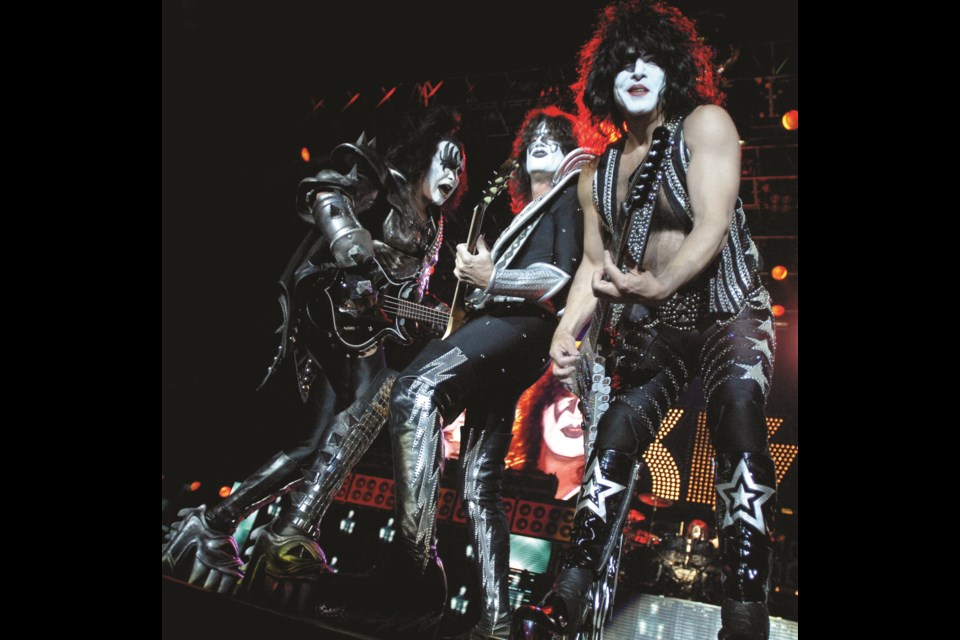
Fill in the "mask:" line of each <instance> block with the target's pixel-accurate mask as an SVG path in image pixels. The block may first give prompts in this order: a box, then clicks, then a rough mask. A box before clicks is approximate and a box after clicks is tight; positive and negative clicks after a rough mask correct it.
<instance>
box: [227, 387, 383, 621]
mask: <svg viewBox="0 0 960 640" xmlns="http://www.w3.org/2000/svg"><path fill="white" fill-rule="evenodd" d="M396 377H397V373H396V372H395V371H391V370H389V369H384V370H383V371H381V372H380V373H378V374H377V376H376V377H375V378H374V379H373V380H372V381H371V382H370V384H369V385H367V387H366V389H365V390H364V391H363V392H362V393H361V394H360V395H359V396H358V397H357V400H356V401H355V402H354V403H353V404H352V405H351V406H350V407H348V408H347V409H346V410H344V411H342V412H340V413H339V414H337V416H336V417H334V419H333V420H332V421H331V423H330V426H329V427H328V428H327V430H326V431H325V432H324V434H323V437H322V439H321V441H320V445H319V449H318V451H317V454H316V457H315V458H314V462H313V465H312V466H311V467H310V469H309V470H308V471H307V472H306V474H305V475H306V480H305V481H304V482H303V484H302V485H300V487H299V488H298V489H297V490H296V491H294V493H292V494H291V501H290V505H285V506H284V507H283V509H282V510H281V511H280V514H279V515H278V516H277V517H276V518H275V519H274V521H273V522H271V523H268V524H266V525H264V526H262V527H259V528H257V529H256V530H254V531H253V533H252V534H251V536H250V537H251V540H253V541H254V547H253V551H252V552H251V558H250V562H249V563H248V564H247V577H246V578H244V580H243V582H242V583H241V588H242V591H244V592H245V593H246V595H248V596H249V597H251V598H253V599H258V600H265V601H266V602H268V603H271V604H276V605H279V606H281V607H290V606H297V607H299V606H302V605H303V604H304V602H305V600H306V598H307V597H308V595H309V594H308V591H309V588H310V586H311V585H312V584H313V583H314V582H315V581H316V580H317V578H318V577H319V576H321V575H324V574H326V573H329V572H330V568H329V567H328V566H327V558H326V555H325V554H324V552H323V549H321V548H320V545H319V544H318V540H319V537H320V522H321V520H322V519H323V515H324V514H325V513H326V511H327V508H328V507H329V506H330V503H331V502H333V498H334V497H335V496H336V495H337V492H339V491H340V487H342V486H343V482H344V480H345V479H346V477H347V474H349V473H350V471H352V470H353V467H354V466H355V465H356V463H357V461H358V460H360V458H361V457H362V456H363V454H364V453H366V451H367V449H369V448H370V445H371V444H372V443H373V441H374V440H376V438H377V435H378V434H379V433H380V430H381V429H382V428H383V425H384V424H385V423H386V421H387V412H388V410H389V408H390V393H391V391H392V389H393V383H394V381H395V380H396Z"/></svg>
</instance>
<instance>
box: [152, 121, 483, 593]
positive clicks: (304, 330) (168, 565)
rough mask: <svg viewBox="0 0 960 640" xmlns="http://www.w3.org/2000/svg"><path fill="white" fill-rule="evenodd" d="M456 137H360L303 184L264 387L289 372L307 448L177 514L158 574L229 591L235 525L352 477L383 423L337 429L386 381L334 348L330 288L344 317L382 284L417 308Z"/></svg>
mask: <svg viewBox="0 0 960 640" xmlns="http://www.w3.org/2000/svg"><path fill="white" fill-rule="evenodd" d="M458 129H459V117H458V116H457V114H456V113H454V112H453V111H452V110H449V109H444V108H436V109H433V110H431V111H428V112H426V113H425V114H424V115H423V116H421V118H420V120H419V122H417V123H415V124H414V125H413V126H412V127H411V130H410V131H409V132H408V133H407V134H406V135H405V137H403V138H402V139H401V140H400V141H399V142H398V143H397V144H396V145H394V146H393V147H391V148H390V150H389V151H388V152H387V153H386V156H385V157H383V156H381V155H380V154H379V153H378V152H377V150H376V147H375V141H374V140H367V139H366V136H365V135H361V137H360V139H359V140H357V142H356V143H352V144H341V145H340V146H338V147H336V148H335V149H334V151H333V153H332V155H331V161H330V163H329V166H327V167H326V168H324V169H322V170H321V171H319V172H318V173H317V174H316V175H315V176H313V177H311V178H306V179H305V180H303V181H302V182H301V183H300V186H299V188H298V190H297V199H296V209H297V213H298V214H299V215H300V217H301V218H303V219H304V220H305V221H306V222H308V223H310V225H311V229H310V231H309V233H308V234H307V236H306V237H305V238H304V240H303V242H301V244H300V246H299V248H298V249H297V251H296V252H295V253H294V255H293V256H292V258H291V259H290V262H289V264H288V266H287V268H286V269H285V270H284V272H283V275H282V276H281V279H280V286H281V294H280V306H281V309H282V311H283V324H282V326H281V329H280V334H281V344H280V346H279V348H278V351H277V355H276V357H274V359H273V362H272V363H271V365H270V367H269V368H268V371H267V375H266V377H265V378H264V383H265V382H266V381H267V380H268V379H270V378H271V377H273V376H274V375H275V374H276V373H277V371H278V369H279V367H280V366H281V365H282V364H284V363H289V366H291V367H292V368H293V369H294V372H295V374H296V381H297V385H298V390H299V393H300V397H301V399H302V401H303V403H304V408H305V413H306V414H307V429H306V432H307V433H306V437H305V438H304V439H303V440H302V441H301V442H299V443H296V444H294V445H293V446H291V447H288V448H286V449H284V450H282V451H280V452H278V453H276V454H275V455H274V456H273V457H271V458H270V459H269V460H268V461H267V463H266V464H264V465H263V466H262V467H261V468H259V469H258V470H257V471H255V472H254V473H253V474H252V475H250V476H249V477H248V478H246V479H245V480H244V481H243V483H242V484H241V485H240V486H239V487H238V488H237V489H236V490H235V491H234V492H233V493H232V494H231V495H230V496H229V497H228V498H226V499H225V500H223V501H222V502H220V503H218V504H216V505H214V506H213V507H211V508H207V507H206V506H200V507H198V508H196V509H185V510H183V511H181V512H180V513H179V514H178V515H180V516H181V517H182V520H180V521H179V522H177V523H175V524H174V525H173V531H172V532H171V534H170V536H169V538H168V540H167V542H166V544H164V545H163V549H162V554H161V555H162V557H161V564H162V570H163V572H164V573H168V574H172V575H176V576H178V577H181V578H183V579H186V580H188V581H189V582H191V583H193V584H197V585H200V586H203V587H204V588H207V589H211V590H217V591H220V592H222V593H227V592H229V591H230V590H231V588H232V586H233V585H234V584H236V582H237V580H238V579H240V578H241V577H242V575H243V572H242V571H241V565H242V561H241V560H240V558H239V554H238V550H237V546H236V543H235V541H234V540H233V538H232V534H233V532H234V531H235V530H236V527H237V525H238V524H239V523H240V522H241V521H242V520H243V519H244V518H246V517H247V516H248V515H249V514H250V513H252V512H253V511H255V510H256V509H258V508H259V507H260V506H262V505H264V504H267V503H269V502H271V501H273V500H274V499H276V497H277V496H278V495H280V494H282V493H284V492H286V491H288V490H290V489H292V488H294V487H296V486H298V485H300V484H302V483H303V481H304V478H306V479H307V481H308V482H307V485H308V486H311V487H312V486H315V485H316V483H317V482H318V480H319V479H320V478H321V477H328V476H330V475H331V474H333V475H337V474H336V473H335V472H336V471H339V469H340V468H342V467H344V466H352V464H353V462H355V460H352V458H358V457H359V456H360V455H361V454H362V452H363V451H365V450H366V448H367V447H368V446H369V444H370V443H371V442H372V441H373V439H374V438H375V437H376V435H377V432H378V431H379V425H380V424H382V421H379V422H377V423H376V426H375V427H369V428H364V427H365V424H358V423H357V422H356V421H350V420H347V419H340V420H334V419H332V416H334V414H336V413H337V412H339V411H343V410H344V409H346V408H348V407H350V406H351V405H353V404H354V402H357V404H358V405H371V404H375V400H376V394H377V393H380V392H381V387H382V382H383V380H384V379H386V377H387V375H388V373H387V372H388V370H387V369H386V365H385V362H384V356H383V349H382V347H381V345H380V344H379V342H378V341H377V340H372V341H368V342H367V344H365V345H363V347H364V348H363V349H356V348H351V347H349V346H347V344H345V342H347V343H349V341H345V340H342V339H340V338H339V336H338V335H337V334H336V332H335V327H334V324H335V323H333V322H331V319H330V306H329V305H330V299H329V297H328V295H327V291H326V289H328V288H333V287H332V286H331V283H333V284H334V285H336V284H338V283H339V284H341V285H342V283H349V284H350V289H349V291H347V292H346V294H344V295H342V296H340V297H339V298H338V299H337V302H338V303H339V304H340V306H341V308H351V306H354V307H362V306H364V305H371V304H376V303H377V302H379V300H378V297H379V296H378V295H377V291H378V289H379V288H380V287H381V286H382V285H383V284H385V280H386V279H388V278H389V279H390V280H393V281H404V280H406V281H410V282H411V284H410V286H408V289H409V290H410V291H411V295H412V297H414V298H416V300H414V301H418V300H419V297H420V296H421V295H422V294H423V292H424V290H425V289H426V286H427V283H428V281H429V274H430V269H431V267H432V266H433V265H434V264H435V263H436V261H437V253H438V251H439V247H440V244H441V242H442V237H443V217H442V213H441V212H442V210H445V209H450V208H453V207H455V206H456V204H457V201H458V200H459V194H460V193H461V192H462V187H463V186H464V185H463V180H462V173H463V169H464V154H463V148H462V145H461V143H460V142H459V140H458V139H457V137H456V136H457V131H458ZM336 288H338V289H340V290H342V289H344V288H345V287H344V286H339V287H336ZM407 304H412V303H407ZM434 313H435V312H434ZM344 418H346V416H344ZM337 486H339V485H337ZM335 494H336V489H333V490H332V492H326V493H324V494H323V495H322V496H320V498H322V499H323V500H326V501H327V502H329V500H331V499H332V498H333V495H335ZM263 533H264V532H260V534H261V535H263ZM274 533H276V534H278V535H275V536H274V537H273V538H272V542H274V543H275V544H277V545H279V546H281V547H282V552H283V553H284V554H287V555H289V556H290V557H294V558H297V559H299V560H301V561H302V562H305V563H307V564H309V565H310V566H311V567H312V566H314V565H316V566H323V567H325V566H326V564H325V563H326V559H325V557H324V554H323V551H322V550H321V549H320V547H319V545H317V543H316V541H315V539H314V537H315V536H313V535H309V536H297V535H294V536H286V537H284V536H282V535H279V534H280V533H282V531H281V532H273V531H271V532H269V534H270V535H273V534H274ZM314 533H315V532H314Z"/></svg>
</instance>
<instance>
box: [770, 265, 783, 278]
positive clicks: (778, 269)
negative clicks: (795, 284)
mask: <svg viewBox="0 0 960 640" xmlns="http://www.w3.org/2000/svg"><path fill="white" fill-rule="evenodd" d="M770 275H771V276H773V279H774V280H786V279H787V268H786V267H785V266H783V265H782V264H778V265H777V266H775V267H774V268H773V269H771V270H770Z"/></svg>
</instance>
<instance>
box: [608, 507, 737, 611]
mask: <svg viewBox="0 0 960 640" xmlns="http://www.w3.org/2000/svg"><path fill="white" fill-rule="evenodd" d="M637 498H638V499H639V501H640V502H641V503H642V504H644V505H646V506H648V507H650V508H651V513H650V516H649V519H648V517H647V515H646V514H644V513H643V512H642V511H639V510H637V509H631V510H630V511H629V513H628V514H627V520H626V523H625V526H624V529H623V533H624V539H623V560H622V562H621V567H622V569H623V574H624V575H623V579H624V581H625V582H627V583H628V584H632V585H633V586H634V587H636V588H637V589H639V590H640V591H644V592H648V593H655V594H658V595H666V596H672V597H677V598H689V599H695V600H701V601H706V602H713V601H718V600H719V597H720V562H719V554H718V552H717V549H716V547H715V545H714V543H713V542H712V541H710V540H708V539H707V530H706V526H705V523H702V522H692V523H691V524H690V526H688V527H687V531H686V532H684V523H682V522H681V523H679V526H678V527H677V528H676V529H674V530H673V531H671V532H665V531H664V529H663V528H658V529H657V531H659V532H660V534H659V535H658V534H657V533H654V527H655V525H656V521H657V512H658V511H659V510H663V509H669V508H671V507H673V506H674V504H676V503H675V501H674V500H670V499H668V498H661V497H659V496H657V495H654V494H652V493H643V494H640V495H639V496H637ZM661 516H662V514H661ZM670 528H671V529H673V528H672V527H670Z"/></svg>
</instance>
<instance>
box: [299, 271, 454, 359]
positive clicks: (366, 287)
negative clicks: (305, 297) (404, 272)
mask: <svg viewBox="0 0 960 640" xmlns="http://www.w3.org/2000/svg"><path fill="white" fill-rule="evenodd" d="M315 286H317V287H319V288H320V289H322V293H319V292H318V293H319V295H314V296H310V297H309V298H310V300H311V301H310V302H308V303H307V304H306V311H307V316H308V317H309V319H310V322H311V323H312V324H313V325H314V327H315V328H316V329H318V330H320V331H326V332H327V333H329V334H332V335H334V336H336V337H337V339H339V340H340V342H341V343H343V345H344V346H345V347H347V348H349V349H357V350H363V349H366V348H368V347H371V346H373V345H375V344H376V343H377V342H378V341H380V339H382V338H389V339H391V340H393V341H394V342H398V343H400V344H410V343H411V342H413V340H414V337H415V334H416V333H418V332H419V331H418V328H420V329H433V330H435V331H436V332H437V333H439V331H440V330H442V329H443V328H444V327H446V326H447V321H448V319H449V313H448V312H446V311H443V310H441V309H437V308H434V307H432V306H429V305H426V304H423V303H420V302H417V291H418V289H419V286H420V283H419V281H418V280H417V279H416V278H408V279H405V280H400V281H396V280H394V279H393V278H391V277H390V275H389V274H388V273H387V272H386V271H385V270H384V268H383V267H382V266H381V265H380V263H379V262H377V261H376V260H374V261H373V265H372V266H371V268H370V269H368V270H367V272H366V273H364V274H357V273H349V272H347V271H344V270H342V269H335V270H334V271H333V272H332V273H330V274H329V275H327V277H322V276H321V278H320V279H319V280H318V282H317V283H316V284H315Z"/></svg>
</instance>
